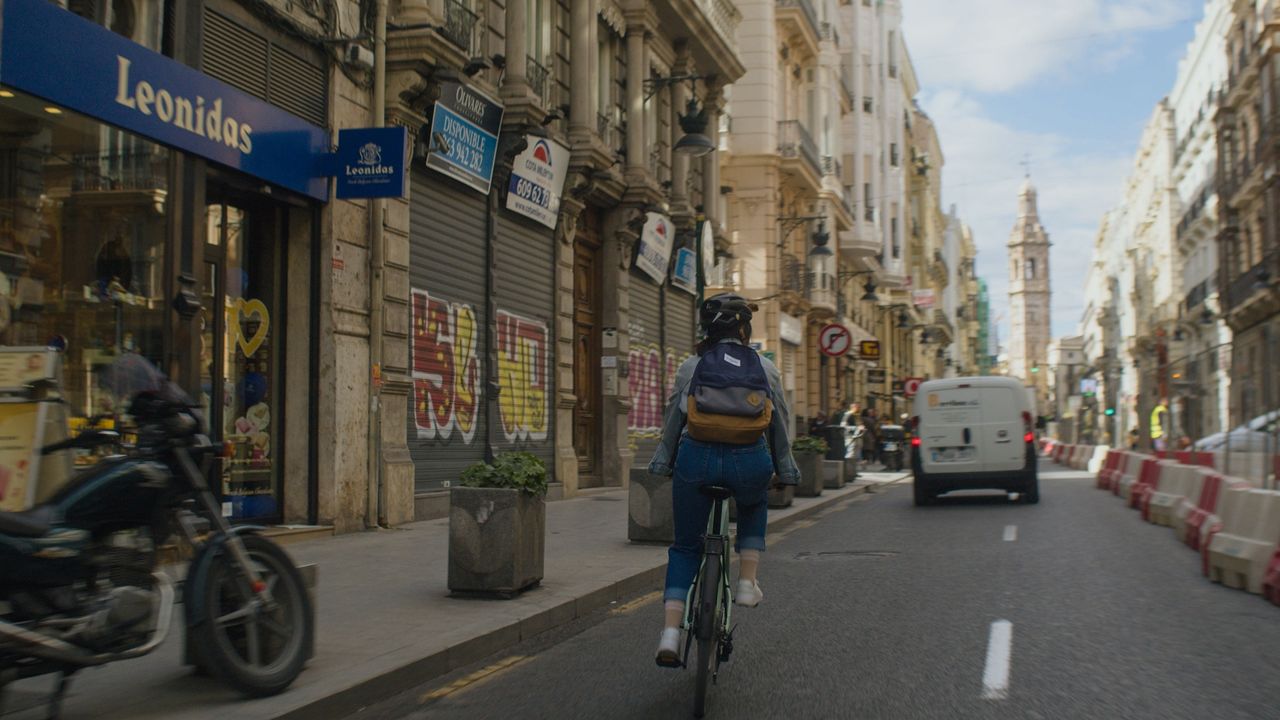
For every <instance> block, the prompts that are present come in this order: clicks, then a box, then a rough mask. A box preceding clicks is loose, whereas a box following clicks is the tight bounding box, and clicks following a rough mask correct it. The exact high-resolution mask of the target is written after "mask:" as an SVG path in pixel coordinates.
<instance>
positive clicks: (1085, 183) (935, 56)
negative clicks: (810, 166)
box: [903, 0, 1203, 342]
mask: <svg viewBox="0 0 1280 720" xmlns="http://www.w3.org/2000/svg"><path fill="white" fill-rule="evenodd" d="M903 6H904V8H903V11H904V14H905V16H906V21H905V26H906V27H905V35H906V41H907V47H908V50H909V51H910V53H911V56H912V61H913V62H914V63H915V66H916V72H917V74H918V75H919V78H920V84H921V87H922V88H923V90H922V91H921V93H920V97H919V100H920V103H921V106H922V107H923V108H924V110H925V111H926V112H927V113H928V114H929V116H930V117H931V118H933V120H934V122H935V123H936V125H937V128H938V133H939V135H940V136H941V140H942V150H943V155H944V156H945V160H946V164H945V166H944V167H943V171H942V172H943V204H944V206H950V205H951V204H952V203H955V204H956V205H957V206H958V208H959V213H960V217H961V219H963V220H964V221H966V222H968V223H969V224H970V225H971V226H972V227H973V230H974V238H975V240H976V242H977V245H978V274H979V275H981V276H982V277H984V278H985V279H986V280H987V283H988V285H989V286H990V288H991V298H992V316H993V317H997V316H998V317H1000V318H1001V327H1000V338H1001V341H1002V342H1004V341H1006V340H1007V338H1008V336H1009V324H1008V316H1007V306H1008V286H1009V282H1008V272H1009V271H1008V262H1007V255H1006V250H1005V244H1006V243H1007V242H1008V240H1009V231H1010V229H1011V228H1012V227H1013V222H1014V219H1015V216H1016V214H1017V193H1018V187H1019V185H1020V184H1021V182H1022V172H1023V171H1022V165H1021V162H1022V159H1023V156H1024V155H1027V156H1029V158H1030V166H1031V177H1032V181H1033V182H1034V183H1035V184H1036V187H1037V189H1038V190H1039V193H1040V216H1041V220H1042V222H1043V223H1044V225H1045V228H1046V230H1048V232H1049V239H1050V242H1052V243H1053V249H1052V255H1051V257H1050V264H1051V266H1052V271H1053V274H1052V283H1053V335H1054V337H1059V336H1062V335H1071V334H1075V333H1076V332H1077V327H1078V324H1079V321H1080V315H1081V313H1082V311H1083V308H1084V302H1083V299H1082V297H1081V288H1082V287H1083V285H1084V277H1085V270H1086V269H1087V267H1088V265H1089V263H1090V261H1091V256H1092V249H1093V240H1094V236H1095V235H1096V233H1097V229H1098V225H1099V223H1100V221H1101V219H1102V214H1103V213H1104V212H1106V211H1107V210H1108V209H1110V208H1111V207H1113V206H1115V205H1116V204H1117V203H1118V202H1119V201H1120V192H1121V188H1122V187H1123V184H1124V181H1125V178H1127V177H1128V174H1129V171H1130V169H1131V167H1132V165H1133V154H1134V152H1135V151H1136V149H1137V145H1138V139H1139V137H1140V136H1141V133H1142V128H1143V126H1144V125H1145V124H1146V122H1147V120H1148V118H1150V116H1151V114H1152V112H1153V111H1154V109H1155V104H1156V102H1158V101H1159V99H1160V98H1161V97H1164V96H1165V95H1166V94H1168V93H1169V91H1170V90H1171V89H1172V88H1173V81H1174V78H1175V76H1176V74H1177V65H1178V59H1179V58H1181V57H1182V55H1183V53H1184V51H1185V49H1186V45H1187V43H1188V42H1190V40H1191V37H1192V35H1193V32H1194V28H1195V23H1196V21H1198V20H1199V19H1200V16H1201V15H1202V14H1203V3H1202V2H1201V1H1200V0H1066V1H1064V0H903Z"/></svg>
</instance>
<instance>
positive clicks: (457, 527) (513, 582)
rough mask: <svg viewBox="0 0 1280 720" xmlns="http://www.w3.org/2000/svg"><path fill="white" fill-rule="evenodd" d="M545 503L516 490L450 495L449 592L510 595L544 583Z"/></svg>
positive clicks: (465, 491) (454, 490)
mask: <svg viewBox="0 0 1280 720" xmlns="http://www.w3.org/2000/svg"><path fill="white" fill-rule="evenodd" d="M546 536H547V505H546V503H545V502H544V501H543V499H542V498H540V497H535V496H533V495H530V494H528V493H523V492H520V491H519V490H507V489H493V488H464V487H455V488H452V489H451V490H450V492H449V590H450V592H452V593H454V594H457V595H490V596H498V597H504V598H511V597H514V596H515V595H516V594H518V593H519V592H521V591H522V590H527V589H528V588H531V587H533V586H534V585H537V584H538V583H539V582H540V581H541V580H542V568H543V555H544V554H545V552H544V550H545V547H546Z"/></svg>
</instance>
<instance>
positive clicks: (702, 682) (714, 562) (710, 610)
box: [693, 555, 720, 718]
mask: <svg viewBox="0 0 1280 720" xmlns="http://www.w3.org/2000/svg"><path fill="white" fill-rule="evenodd" d="M702 572H703V575H702V580H703V582H702V593H701V595H702V597H700V598H698V604H699V606H700V607H699V611H700V612H699V613H698V615H699V622H698V627H697V634H698V685H697V689H696V690H695V691H694V698H693V715H694V717H699V718H700V717H702V716H703V714H704V713H705V712H706V709H707V687H708V686H709V685H710V684H711V677H712V675H713V674H714V673H715V663H716V654H717V650H716V645H717V644H718V642H719V639H720V638H719V632H718V628H719V627H720V598H719V592H720V556H719V555H708V556H707V558H706V561H705V564H704V565H703V571H702Z"/></svg>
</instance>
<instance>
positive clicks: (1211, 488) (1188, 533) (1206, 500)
mask: <svg viewBox="0 0 1280 720" xmlns="http://www.w3.org/2000/svg"><path fill="white" fill-rule="evenodd" d="M1248 487H1249V484H1248V483H1246V482H1244V481H1243V480H1241V479H1239V478H1233V477H1224V476H1222V475H1220V474H1218V473H1216V472H1215V473H1211V474H1209V475H1207V476H1206V477H1205V479H1204V484H1203V485H1202V486H1201V488H1200V500H1199V501H1198V502H1197V503H1196V506H1195V507H1194V508H1191V510H1190V511H1189V512H1188V513H1187V518H1186V527H1185V531H1184V533H1183V536H1182V538H1181V539H1182V541H1183V542H1185V543H1186V544H1187V545H1188V546H1189V547H1190V548H1191V549H1192V550H1195V551H1197V552H1198V551H1200V550H1201V549H1202V548H1203V547H1204V546H1205V545H1206V544H1207V543H1208V540H1207V538H1208V536H1209V534H1210V533H1211V532H1212V531H1213V528H1214V526H1215V525H1217V524H1219V523H1220V522H1221V520H1220V519H1219V516H1218V513H1219V512H1220V511H1221V510H1222V501H1223V497H1224V496H1225V495H1226V493H1227V491H1229V490H1239V489H1245V488H1248Z"/></svg>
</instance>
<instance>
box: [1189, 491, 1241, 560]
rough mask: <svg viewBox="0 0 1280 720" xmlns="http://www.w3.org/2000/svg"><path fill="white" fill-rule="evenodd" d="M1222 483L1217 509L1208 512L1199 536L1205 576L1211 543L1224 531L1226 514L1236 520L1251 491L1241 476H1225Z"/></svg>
mask: <svg viewBox="0 0 1280 720" xmlns="http://www.w3.org/2000/svg"><path fill="white" fill-rule="evenodd" d="M1222 483H1223V487H1221V488H1220V489H1219V491H1218V504H1217V510H1216V511H1214V512H1210V513H1206V515H1205V518H1204V521H1203V522H1202V523H1201V525H1200V534H1199V537H1198V538H1197V545H1196V549H1197V550H1199V552H1200V570H1201V572H1203V573H1204V575H1205V577H1209V544H1210V543H1212V542H1213V538H1214V536H1216V535H1217V534H1218V533H1220V532H1222V528H1223V517H1224V516H1225V517H1226V518H1227V519H1228V520H1230V521H1232V522H1235V521H1236V518H1238V517H1239V513H1240V511H1241V509H1242V508H1243V506H1244V500H1245V497H1244V496H1245V493H1247V492H1248V491H1249V484H1248V483H1246V482H1244V481H1242V480H1240V479H1239V478H1223V479H1222Z"/></svg>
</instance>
